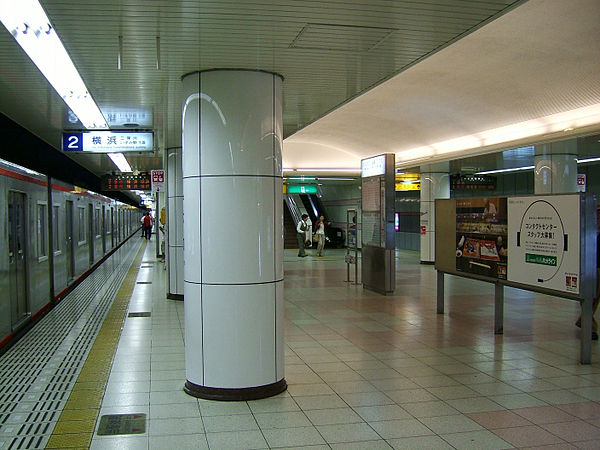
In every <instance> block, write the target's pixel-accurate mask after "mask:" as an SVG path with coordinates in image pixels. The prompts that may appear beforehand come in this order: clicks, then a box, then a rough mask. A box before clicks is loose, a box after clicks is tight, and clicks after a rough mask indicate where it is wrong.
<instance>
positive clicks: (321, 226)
mask: <svg viewBox="0 0 600 450" xmlns="http://www.w3.org/2000/svg"><path fill="white" fill-rule="evenodd" d="M325 225H329V223H327V224H326V223H325V217H324V216H319V218H318V219H317V223H316V224H315V236H317V256H323V246H324V245H325Z"/></svg>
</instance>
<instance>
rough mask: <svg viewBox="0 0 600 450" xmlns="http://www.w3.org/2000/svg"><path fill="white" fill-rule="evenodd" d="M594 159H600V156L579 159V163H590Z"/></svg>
mask: <svg viewBox="0 0 600 450" xmlns="http://www.w3.org/2000/svg"><path fill="white" fill-rule="evenodd" d="M594 161H600V157H596V158H586V159H578V160H577V164H583V163H589V162H594Z"/></svg>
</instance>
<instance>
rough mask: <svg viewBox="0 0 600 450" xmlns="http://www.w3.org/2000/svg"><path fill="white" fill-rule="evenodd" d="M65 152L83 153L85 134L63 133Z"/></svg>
mask: <svg viewBox="0 0 600 450" xmlns="http://www.w3.org/2000/svg"><path fill="white" fill-rule="evenodd" d="M63 151H65V152H82V151H83V133H63Z"/></svg>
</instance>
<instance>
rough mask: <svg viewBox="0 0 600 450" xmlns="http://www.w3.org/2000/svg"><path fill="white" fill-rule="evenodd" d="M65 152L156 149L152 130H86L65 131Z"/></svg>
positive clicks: (121, 151)
mask: <svg viewBox="0 0 600 450" xmlns="http://www.w3.org/2000/svg"><path fill="white" fill-rule="evenodd" d="M63 151H64V152H91V153H123V152H151V151H154V135H153V133H151V132H140V133H138V132H127V131H123V132H118V131H85V132H79V133H63Z"/></svg>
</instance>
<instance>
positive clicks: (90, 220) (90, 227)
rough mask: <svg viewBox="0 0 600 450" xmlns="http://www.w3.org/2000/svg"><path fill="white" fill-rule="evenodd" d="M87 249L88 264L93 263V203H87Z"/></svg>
mask: <svg viewBox="0 0 600 450" xmlns="http://www.w3.org/2000/svg"><path fill="white" fill-rule="evenodd" d="M88 231H89V233H88V250H89V255H90V266H91V265H93V264H94V205H92V204H91V203H88Z"/></svg>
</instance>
